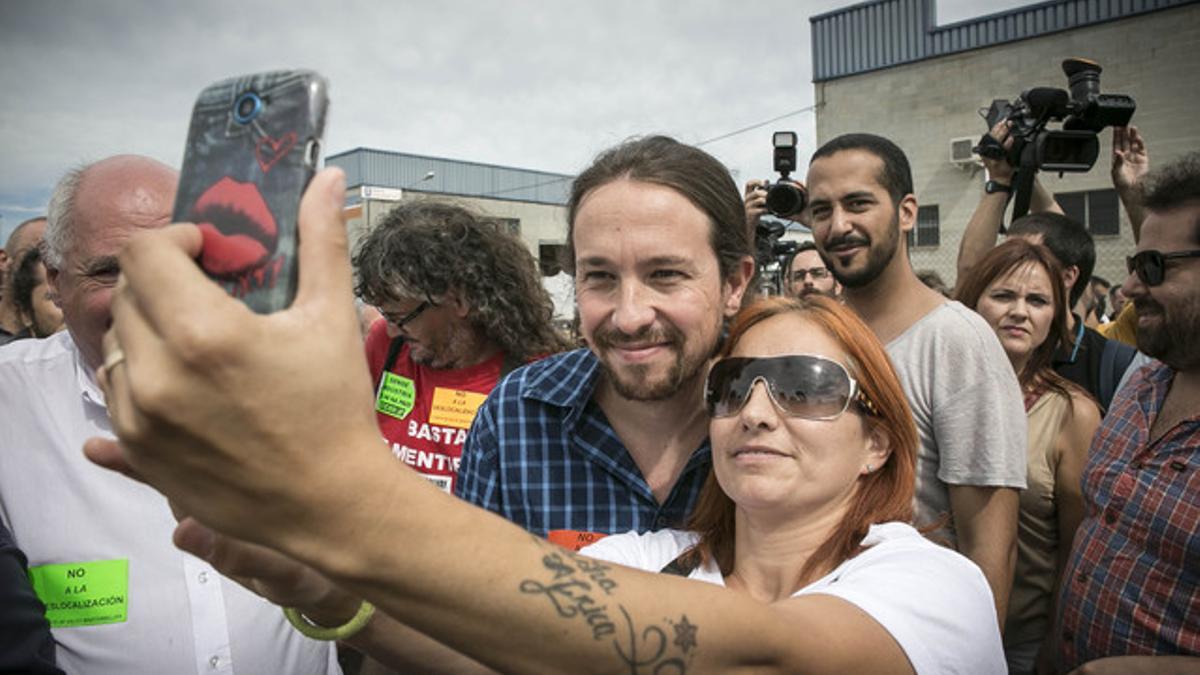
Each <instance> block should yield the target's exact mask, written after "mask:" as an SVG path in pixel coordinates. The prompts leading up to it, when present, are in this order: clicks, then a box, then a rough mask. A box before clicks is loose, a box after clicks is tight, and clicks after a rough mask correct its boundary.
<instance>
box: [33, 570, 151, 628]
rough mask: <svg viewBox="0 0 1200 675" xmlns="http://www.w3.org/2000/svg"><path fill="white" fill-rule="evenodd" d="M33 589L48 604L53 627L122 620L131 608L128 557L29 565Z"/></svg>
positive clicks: (119, 621) (49, 619) (48, 615)
mask: <svg viewBox="0 0 1200 675" xmlns="http://www.w3.org/2000/svg"><path fill="white" fill-rule="evenodd" d="M29 581H30V583H31V584H32V585H33V591H34V592H35V593H37V596H38V597H39V598H41V600H42V604H44V605H46V619H47V620H48V621H49V622H50V627H51V628H71V627H75V626H99V625H101V624H106V623H123V622H124V621H125V620H126V617H127V611H128V609H129V561H128V560H124V559H122V560H95V561H92V562H78V563H60V564H54V565H39V566H37V567H31V568H29Z"/></svg>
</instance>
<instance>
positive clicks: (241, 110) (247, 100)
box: [233, 91, 263, 124]
mask: <svg viewBox="0 0 1200 675" xmlns="http://www.w3.org/2000/svg"><path fill="white" fill-rule="evenodd" d="M262 107H263V102H262V99H261V98H259V96H258V94H256V93H254V92H252V91H248V92H246V93H244V94H242V95H241V96H239V97H237V100H236V101H234V103H233V119H234V120H236V121H237V123H238V124H249V123H250V120H252V119H254V118H255V117H258V113H259V111H261V110H262Z"/></svg>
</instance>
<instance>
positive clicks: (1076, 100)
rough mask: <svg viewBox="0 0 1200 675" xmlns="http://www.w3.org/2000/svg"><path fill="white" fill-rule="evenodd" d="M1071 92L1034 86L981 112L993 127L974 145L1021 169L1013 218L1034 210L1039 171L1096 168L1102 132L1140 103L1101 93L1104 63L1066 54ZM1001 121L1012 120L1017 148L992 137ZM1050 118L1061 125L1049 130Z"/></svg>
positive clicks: (1123, 122) (1129, 115)
mask: <svg viewBox="0 0 1200 675" xmlns="http://www.w3.org/2000/svg"><path fill="white" fill-rule="evenodd" d="M1062 69H1063V73H1065V74H1066V76H1067V86H1068V87H1069V88H1070V93H1068V92H1067V91H1066V90H1063V89H1056V88H1053V87H1034V88H1033V89H1028V90H1026V91H1023V92H1021V95H1020V96H1018V97H1017V98H1016V99H1014V100H1013V101H1012V102H1011V103H1010V102H1009V101H1006V100H1004V99H996V100H994V101H992V105H991V107H990V108H987V109H980V111H979V114H980V115H982V116H983V118H984V119H985V120H986V121H987V125H988V132H986V133H984V135H983V138H981V139H980V140H979V145H977V146H975V148H974V150H975V152H977V153H979V155H980V156H981V157H988V158H991V159H1007V160H1008V162H1009V163H1010V164H1012V165H1013V167H1014V168H1015V169H1016V173H1015V174H1014V176H1013V183H1014V184H1013V186H1012V188H1013V194H1014V197H1015V200H1016V202H1015V204H1014V206H1013V218H1014V219H1016V218H1020V217H1021V216H1023V215H1025V214H1026V213H1028V211H1029V200H1030V197H1031V196H1032V193H1033V178H1034V175H1035V174H1036V173H1037V172H1038V171H1039V170H1046V171H1058V172H1060V173H1062V172H1067V171H1070V172H1077V173H1082V172H1087V171H1091V169H1092V166H1093V165H1095V163H1096V158H1097V157H1099V155H1100V139H1099V138H1098V137H1097V135H1096V134H1097V133H1098V132H1100V131H1101V130H1103V129H1104V128H1105V127H1109V126H1114V127H1123V126H1127V125H1128V124H1129V120H1130V119H1132V118H1133V112H1134V110H1136V109H1137V103H1136V102H1135V101H1134V100H1133V97H1131V96H1127V95H1125V94H1101V93H1100V72H1101V70H1102V69H1101V68H1100V64H1098V63H1096V62H1095V61H1089V60H1087V59H1066V60H1065V61H1063V63H1062ZM1001 120H1008V121H1010V122H1011V123H1012V124H1011V128H1010V129H1009V135H1010V136H1011V137H1012V138H1013V145H1012V147H1011V148H1010V149H1009V150H1008V151H1007V152H1006V151H1005V149H1004V146H1002V145H1001V144H1000V143H998V142H997V141H996V139H994V138H992V136H991V129H992V127H994V126H996V124H997V123H998V122H1000V121H1001ZM1050 122H1062V129H1047V128H1046V127H1047V125H1048V124H1049V123H1050Z"/></svg>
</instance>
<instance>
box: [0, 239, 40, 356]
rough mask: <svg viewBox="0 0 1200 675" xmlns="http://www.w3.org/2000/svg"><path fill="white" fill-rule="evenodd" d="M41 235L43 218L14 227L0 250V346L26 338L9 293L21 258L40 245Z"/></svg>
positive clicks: (15, 306)
mask: <svg viewBox="0 0 1200 675" xmlns="http://www.w3.org/2000/svg"><path fill="white" fill-rule="evenodd" d="M45 231H46V219H45V218H44V217H41V216H39V217H37V218H30V219H29V220H26V221H25V222H23V223H21V224H20V225H17V227H16V228H15V229H14V230H13V231H12V234H10V235H8V241H7V242H6V243H5V245H4V248H3V249H0V291H3V293H2V294H0V345H2V344H5V343H8V342H12V341H13V340H16V339H18V338H22V337H29V336H30V333H29V331H28V330H26V329H25V324H24V322H23V321H21V315H20V312H19V310H18V309H17V300H16V296H15V295H14V294H13V289H12V277H13V274H14V273H15V272H16V270H17V264H18V263H19V262H20V261H21V258H22V257H24V255H25V253H26V252H27V251H29V250H30V249H32V248H34V247H36V246H37V245H38V243H39V242H41V241H42V234H43V233H44V232H45Z"/></svg>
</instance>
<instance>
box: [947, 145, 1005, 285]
mask: <svg viewBox="0 0 1200 675" xmlns="http://www.w3.org/2000/svg"><path fill="white" fill-rule="evenodd" d="M1008 128H1009V127H1008V122H1007V121H1001V122H998V123H997V124H996V126H994V127H992V130H991V132H989V133H990V134H991V136H992V138H994V139H996V141H997V142H999V143H1000V145H1001V146H1003V147H1004V150H1005V151H1006V152H1007V151H1008V150H1009V149H1010V148H1012V144H1013V139H1011V138H1009V135H1008ZM982 159H983V165H984V167H985V168H986V169H987V172H988V178H989V179H990V180H994V181H996V182H997V183H1000V184H1002V185H1007V186H1009V187H1010V188H1011V187H1012V184H1013V173H1014V171H1013V166H1012V164H1009V163H1008V160H1007V159H992V158H990V157H984V158H982ZM1009 196H1010V193H1008V192H994V193H992V194H987V193H984V194H983V196H982V197H980V199H979V204H978V205H977V206H976V207H975V212H974V213H972V214H971V220H969V221H967V228H966V229H965V230H963V236H962V240H961V241H959V242H958V265H957V267H958V276H957V278H956V279H955V282H954V283H955V288H956V289H957V288H961V287H962V283H963V280H965V279H966V278H967V275H969V274H970V273H971V270H972V269H974V267H975V265H976V263H978V262H979V260H980V259H981V258H983V256H985V255H987V252H988V251H990V250H992V248H993V247H994V246H995V245H996V237H998V236H1000V226H1001V225H1003V224H1004V212H1005V210H1007V209H1008V200H1009Z"/></svg>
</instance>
